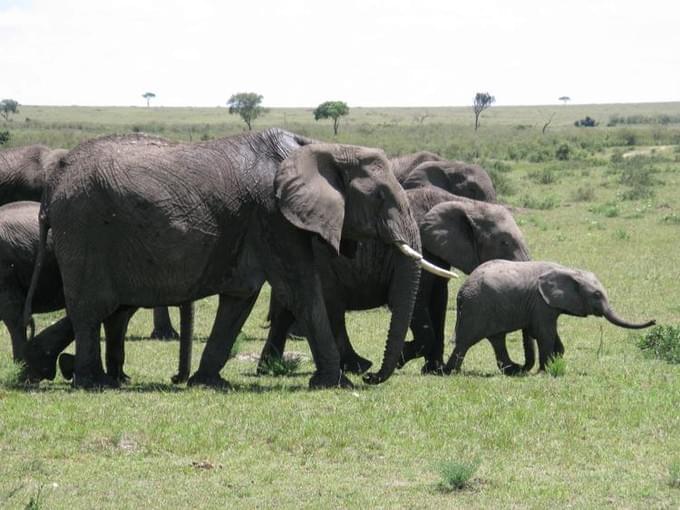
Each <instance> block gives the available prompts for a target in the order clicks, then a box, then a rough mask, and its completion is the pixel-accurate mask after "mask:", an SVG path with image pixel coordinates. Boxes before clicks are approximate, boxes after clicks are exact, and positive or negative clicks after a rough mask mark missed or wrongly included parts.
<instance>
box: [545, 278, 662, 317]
mask: <svg viewBox="0 0 680 510" xmlns="http://www.w3.org/2000/svg"><path fill="white" fill-rule="evenodd" d="M538 291H539V293H540V295H541V297H542V298H543V300H544V301H545V302H546V304H547V305H548V306H550V307H552V308H554V309H556V310H559V311H560V312H562V313H566V314H569V315H576V316H578V317H586V316H588V315H595V316H597V317H604V318H605V319H607V320H608V321H609V322H611V323H612V324H614V325H615V326H620V327H622V328H628V329H642V328H648V327H650V326H653V325H654V324H655V321H653V320H652V321H648V322H644V323H639V324H638V323H632V322H628V321H626V320H624V319H622V318H620V317H619V316H618V315H617V314H616V313H615V312H614V311H613V310H612V308H611V306H610V305H609V300H608V298H607V292H606V291H605V289H604V287H603V286H602V284H601V283H600V281H599V280H598V279H597V277H596V276H595V275H594V274H593V273H590V272H588V271H581V270H576V269H570V268H565V267H561V266H556V267H555V268H553V269H551V270H549V271H546V272H545V273H543V274H541V275H540V276H539V278H538Z"/></svg>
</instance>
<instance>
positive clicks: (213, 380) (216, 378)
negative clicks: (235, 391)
mask: <svg viewBox="0 0 680 510" xmlns="http://www.w3.org/2000/svg"><path fill="white" fill-rule="evenodd" d="M187 386H207V387H209V388H216V389H223V390H230V389H232V387H231V384H229V382H228V381H227V380H226V379H222V377H220V374H202V373H200V372H196V373H194V375H192V376H191V377H189V380H188V381H187Z"/></svg>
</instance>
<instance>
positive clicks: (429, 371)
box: [420, 359, 445, 375]
mask: <svg viewBox="0 0 680 510" xmlns="http://www.w3.org/2000/svg"><path fill="white" fill-rule="evenodd" d="M420 373H421V374H423V375H445V370H444V362H443V361H442V360H440V359H434V360H427V361H426V362H425V364H424V365H423V368H421V369H420Z"/></svg>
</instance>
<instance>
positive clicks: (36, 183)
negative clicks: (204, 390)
mask: <svg viewBox="0 0 680 510" xmlns="http://www.w3.org/2000/svg"><path fill="white" fill-rule="evenodd" d="M67 152H68V151H66V150H64V149H50V148H49V147H46V146H44V145H37V144H36V145H27V146H25V147H16V148H12V149H5V150H2V151H0V205H4V204H9V203H11V202H19V201H21V200H30V201H35V202H40V197H41V195H42V192H43V188H44V187H45V182H46V173H47V172H48V171H49V169H50V168H51V167H52V166H54V164H55V163H56V162H57V161H59V159H60V158H61V157H62V156H64V155H65V154H66V153H67ZM150 336H151V338H160V339H170V338H179V335H178V334H177V331H175V329H174V328H173V327H172V322H171V321H170V315H169V314H168V309H167V307H158V308H154V311H153V331H152V332H151V335H150Z"/></svg>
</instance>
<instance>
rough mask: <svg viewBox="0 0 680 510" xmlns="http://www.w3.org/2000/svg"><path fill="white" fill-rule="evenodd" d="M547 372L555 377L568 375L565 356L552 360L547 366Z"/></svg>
mask: <svg viewBox="0 0 680 510" xmlns="http://www.w3.org/2000/svg"><path fill="white" fill-rule="evenodd" d="M545 371H546V372H547V373H548V374H550V375H551V376H553V377H563V376H564V375H565V374H566V373H567V361H566V360H565V359H564V356H555V357H554V358H550V360H548V363H546V365H545Z"/></svg>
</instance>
